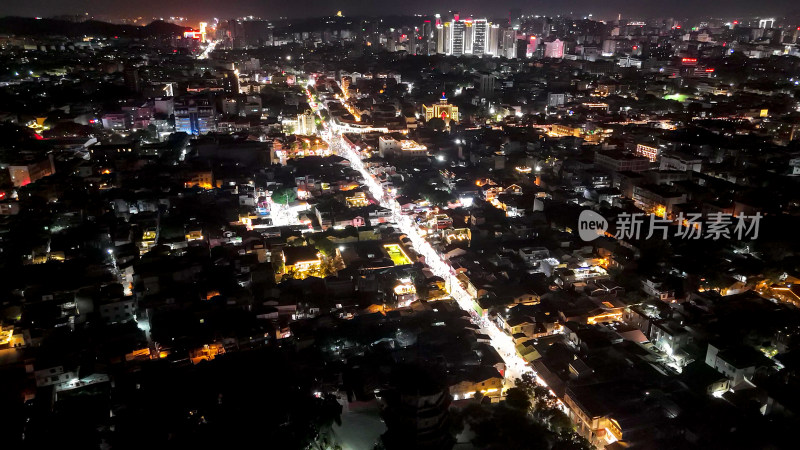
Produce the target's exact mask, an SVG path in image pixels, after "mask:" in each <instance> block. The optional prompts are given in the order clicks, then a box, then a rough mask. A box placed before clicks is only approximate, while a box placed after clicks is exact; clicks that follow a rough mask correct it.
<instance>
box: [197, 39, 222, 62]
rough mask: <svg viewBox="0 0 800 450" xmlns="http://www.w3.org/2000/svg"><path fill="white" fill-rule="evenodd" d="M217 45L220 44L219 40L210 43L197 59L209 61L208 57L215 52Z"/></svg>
mask: <svg viewBox="0 0 800 450" xmlns="http://www.w3.org/2000/svg"><path fill="white" fill-rule="evenodd" d="M217 43H219V41H218V40H217V41H209V43H208V45H207V46H206V49H205V50H203V53H201V54H200V56H198V57H197V59H208V55H210V54H211V52H213V51H214V47H216V46H217Z"/></svg>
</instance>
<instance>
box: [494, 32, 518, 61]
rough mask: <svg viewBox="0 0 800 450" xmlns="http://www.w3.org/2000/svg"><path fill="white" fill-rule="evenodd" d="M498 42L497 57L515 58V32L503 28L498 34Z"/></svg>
mask: <svg viewBox="0 0 800 450" xmlns="http://www.w3.org/2000/svg"><path fill="white" fill-rule="evenodd" d="M500 35H501V37H500V42H499V50H498V52H499V53H498V56H502V57H505V58H509V59H512V58H516V56H517V32H516V31H514V30H513V29H511V28H503V29H502V31H501V32H500Z"/></svg>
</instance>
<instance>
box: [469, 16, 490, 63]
mask: <svg viewBox="0 0 800 450" xmlns="http://www.w3.org/2000/svg"><path fill="white" fill-rule="evenodd" d="M488 35H489V22H488V21H487V20H486V19H477V20H475V21H473V22H472V46H471V50H472V54H473V55H476V56H483V55H484V54H487V53H489V54H491V53H490V52H488V51H487V48H488V43H489V36H488Z"/></svg>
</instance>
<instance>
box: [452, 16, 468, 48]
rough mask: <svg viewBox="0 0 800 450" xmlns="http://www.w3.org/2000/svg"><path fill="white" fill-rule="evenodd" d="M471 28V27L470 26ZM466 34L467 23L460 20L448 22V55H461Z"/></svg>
mask: <svg viewBox="0 0 800 450" xmlns="http://www.w3.org/2000/svg"><path fill="white" fill-rule="evenodd" d="M470 30H472V27H470ZM466 34H467V24H466V22H463V21H461V20H453V21H452V22H450V53H449V54H450V55H453V56H461V55H463V54H464V53H465V50H464V43H465V42H464V40H465V35H466Z"/></svg>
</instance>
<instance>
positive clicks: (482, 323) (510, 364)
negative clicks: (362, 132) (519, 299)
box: [315, 104, 541, 388]
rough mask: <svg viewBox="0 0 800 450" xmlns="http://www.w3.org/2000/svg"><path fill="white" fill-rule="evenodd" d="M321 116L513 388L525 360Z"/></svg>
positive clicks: (334, 144)
mask: <svg viewBox="0 0 800 450" xmlns="http://www.w3.org/2000/svg"><path fill="white" fill-rule="evenodd" d="M315 106H316V107H317V108H316V111H315V112H317V113H319V110H320V108H322V107H323V105H320V104H316V105H315ZM320 119H321V120H322V121H323V126H324V127H325V129H326V131H325V132H324V133H322V135H321V136H322V138H323V139H325V141H326V142H327V143H328V145H329V146H330V148H331V150H332V151H333V152H334V153H335V154H337V155H339V156H341V157H343V158H346V159H347V160H348V161H350V165H351V166H352V167H353V169H355V170H357V171H358V172H359V173H360V174H361V176H362V178H363V179H364V183H365V185H366V186H367V187H368V188H369V190H370V192H371V193H372V196H373V197H374V198H376V199H379V201H380V204H381V206H383V207H384V208H387V209H389V210H391V211H392V219H393V222H394V223H396V224H397V226H398V228H399V229H400V231H402V232H403V233H405V234H406V235H407V236H408V237H409V239H410V240H411V243H412V245H413V247H414V249H415V250H416V252H417V253H418V254H420V255H422V256H424V257H425V263H426V264H427V265H428V266H429V267H430V269H431V271H432V272H433V274H434V275H436V276H439V277H442V279H444V281H445V286H447V289H448V292H449V294H450V295H451V296H452V297H453V299H455V300H456V302H457V303H458V306H459V307H461V309H463V310H464V311H467V312H469V313H470V315H471V316H472V318H473V321H474V322H475V323H476V324H477V325H478V326H479V327H480V331H481V332H482V333H483V334H486V335H487V336H489V338H490V339H491V345H492V346H493V347H494V348H495V349H496V350H497V352H498V353H499V354H500V357H501V358H503V360H504V362H505V364H506V372H505V381H504V384H505V387H506V388H509V387H513V385H514V380H515V379H516V378H519V377H520V376H521V375H522V374H523V373H530V372H532V370H531V368H530V367H529V366H528V365H527V364H526V362H525V360H523V359H522V358H521V357H520V356H519V355H518V354H517V352H516V349H515V347H514V342H513V340H512V339H511V336H509V335H508V334H506V333H505V332H503V331H502V330H500V329H499V328H498V327H497V326H496V325H494V324H493V323H491V322H489V321H487V320H485V319H483V318H481V317H479V316H478V314H477V313H476V311H475V308H474V300H473V298H472V296H470V295H469V293H467V291H466V290H465V289H464V288H463V287H462V286H461V282H460V281H459V280H458V279H457V278H456V275H455V272H454V271H453V269H452V268H451V267H450V266H449V265H448V264H447V263H446V262H445V260H444V259H443V258H442V256H441V255H440V254H439V253H438V252H436V251H435V250H434V249H433V247H431V245H430V244H429V243H428V242H427V241H425V239H423V238H422V237H421V236H420V234H419V230H418V229H417V228H416V226H415V225H414V222H413V220H412V219H411V218H410V217H409V216H406V215H403V214H401V211H400V205H399V204H398V203H397V202H396V201H395V200H394V198H393V197H392V196H391V195H390V194H389V193H388V192H386V191H385V190H384V188H383V187H382V186H381V184H380V183H379V182H378V181H377V180H376V179H375V178H374V177H373V176H372V174H370V173H369V171H368V170H367V169H366V167H365V166H364V164H363V162H362V160H361V157H360V156H359V155H358V154H357V153H356V152H355V151H353V150H352V149H351V148H349V146H347V145H344V144H343V142H342V137H341V134H340V133H338V132H336V131H334V130H335V129H336V128H338V127H335V126H330V124H327V123H325V121H324V118H322V116H320ZM537 379H538V377H537ZM540 382H541V381H540Z"/></svg>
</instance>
